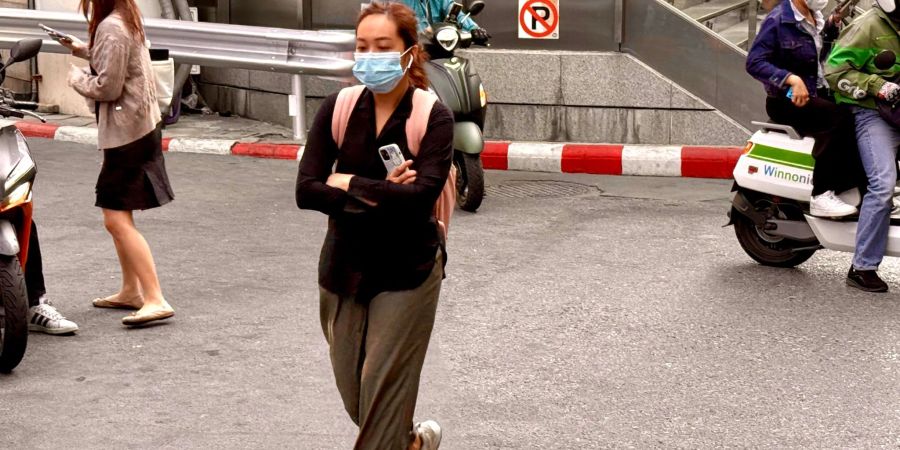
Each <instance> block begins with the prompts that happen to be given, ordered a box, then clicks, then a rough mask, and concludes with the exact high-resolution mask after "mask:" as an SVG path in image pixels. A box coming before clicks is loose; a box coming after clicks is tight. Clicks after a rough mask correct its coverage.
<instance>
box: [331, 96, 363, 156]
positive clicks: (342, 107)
mask: <svg viewBox="0 0 900 450" xmlns="http://www.w3.org/2000/svg"><path fill="white" fill-rule="evenodd" d="M365 89H366V87H365V86H362V85H360V86H350V87H346V88H343V89H341V92H340V93H338V97H337V101H336V102H335V104H334V113H333V114H332V115H331V137H332V138H334V142H335V143H336V144H337V146H338V149H340V148H341V145H343V144H344V136H345V135H346V134H347V125H348V124H349V123H350V114H353V109H354V108H356V103H357V102H358V101H359V97H360V96H362V93H363V91H364V90H365Z"/></svg>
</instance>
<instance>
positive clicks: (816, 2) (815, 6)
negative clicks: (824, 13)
mask: <svg viewBox="0 0 900 450" xmlns="http://www.w3.org/2000/svg"><path fill="white" fill-rule="evenodd" d="M827 5H828V0H806V6H808V7H809V9H811V10H813V11H821V10H823V9H825V6H827Z"/></svg>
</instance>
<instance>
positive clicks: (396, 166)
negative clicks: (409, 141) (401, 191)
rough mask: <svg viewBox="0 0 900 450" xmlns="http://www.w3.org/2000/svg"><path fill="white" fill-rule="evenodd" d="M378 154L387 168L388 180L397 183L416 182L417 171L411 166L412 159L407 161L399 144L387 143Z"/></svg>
mask: <svg viewBox="0 0 900 450" xmlns="http://www.w3.org/2000/svg"><path fill="white" fill-rule="evenodd" d="M378 156H379V157H381V161H382V162H383V163H384V168H385V169H387V173H388V175H387V180H388V181H390V182H392V183H397V184H412V183H415V182H416V171H415V170H411V169H410V168H409V167H410V166H411V165H412V160H409V161H407V160H406V159H405V158H404V157H403V152H402V151H400V147H399V146H397V144H389V145H385V146H384V147H381V148H379V149H378Z"/></svg>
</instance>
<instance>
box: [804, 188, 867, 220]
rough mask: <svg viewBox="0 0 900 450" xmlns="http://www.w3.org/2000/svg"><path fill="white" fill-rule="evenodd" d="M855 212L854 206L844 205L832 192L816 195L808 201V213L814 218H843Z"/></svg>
mask: <svg viewBox="0 0 900 450" xmlns="http://www.w3.org/2000/svg"><path fill="white" fill-rule="evenodd" d="M857 212H858V211H857V209H856V207H855V206H853V205H848V204H847V203H845V202H844V201H843V200H841V199H840V198H838V197H837V196H836V195H834V191H827V192H825V193H823V194H820V195H816V196H814V197H813V198H812V199H811V200H810V201H809V213H810V214H812V215H813V216H816V217H844V216H849V215H851V214H856V213H857Z"/></svg>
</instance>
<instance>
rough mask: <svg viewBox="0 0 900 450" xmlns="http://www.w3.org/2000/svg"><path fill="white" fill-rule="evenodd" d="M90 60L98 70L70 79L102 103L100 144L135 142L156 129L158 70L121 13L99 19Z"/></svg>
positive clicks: (79, 88)
mask: <svg viewBox="0 0 900 450" xmlns="http://www.w3.org/2000/svg"><path fill="white" fill-rule="evenodd" d="M75 56H78V57H81V58H84V59H87V60H89V61H90V62H91V67H93V68H94V71H96V72H97V75H91V74H90V73H80V74H79V75H78V76H77V77H73V78H72V79H71V80H70V83H71V84H72V87H73V88H74V89H75V90H76V91H77V92H78V93H79V94H81V95H83V96H84V97H86V98H88V99H90V100H94V101H96V102H98V103H99V104H100V114H99V121H98V123H97V128H98V134H99V147H100V148H101V149H108V148H114V147H119V146H122V145H125V144H128V143H131V142H134V141H136V140H138V139H140V138H141V137H143V136H145V135H147V133H150V132H151V131H153V129H154V128H156V125H157V124H158V123H159V121H160V118H161V117H162V114H161V113H160V111H159V105H158V104H157V102H156V78H155V77H156V75H155V73H154V72H153V67H152V66H151V64H150V52H149V50H147V47H146V46H145V45H144V42H142V41H140V40H139V39H137V38H135V37H133V36H132V35H131V33H129V31H128V28H126V27H125V23H124V22H123V21H122V17H121V16H120V15H119V13H117V12H113V13H112V14H110V15H109V16H108V17H107V18H106V19H103V21H102V22H100V25H99V26H98V27H97V34H96V36H95V37H94V44H93V46H92V47H91V49H90V51H89V52H87V54H76V55H75Z"/></svg>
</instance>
